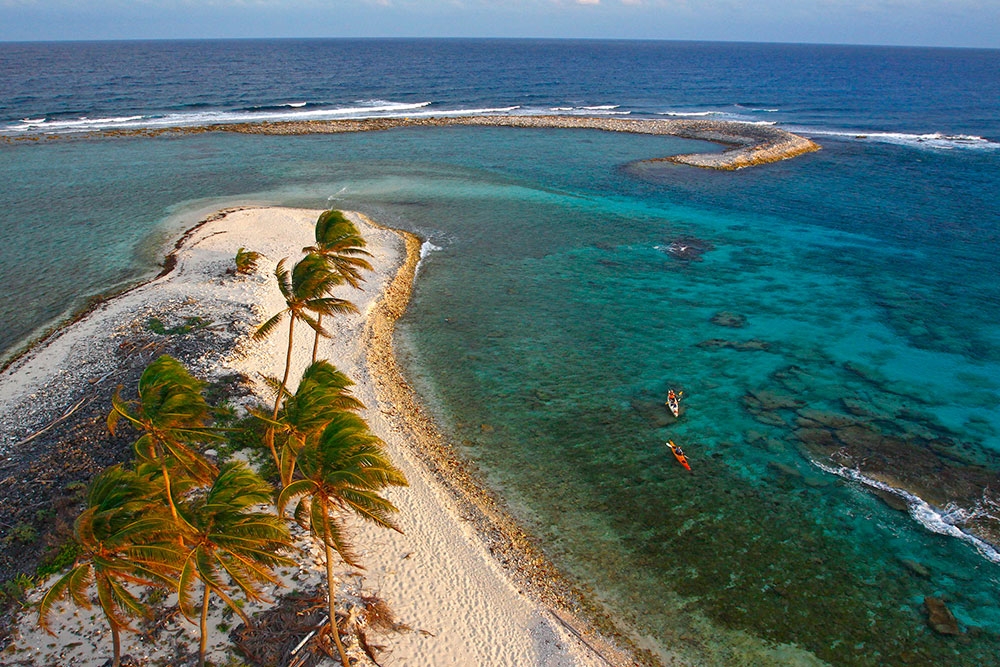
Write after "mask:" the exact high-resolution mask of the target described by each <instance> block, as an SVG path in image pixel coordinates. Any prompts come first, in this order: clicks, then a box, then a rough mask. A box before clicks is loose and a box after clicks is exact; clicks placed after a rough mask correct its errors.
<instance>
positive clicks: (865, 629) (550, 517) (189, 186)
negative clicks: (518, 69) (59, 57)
mask: <svg viewBox="0 0 1000 667" xmlns="http://www.w3.org/2000/svg"><path fill="white" fill-rule="evenodd" d="M694 145H696V144H693V143H692V142H685V141H680V140H674V139H664V138H657V137H641V136H618V135H611V134H602V133H599V132H571V131H526V132H522V131H517V130H509V129H481V128H477V129H470V128H446V129H438V130H429V131H422V130H407V131H401V132H392V133H380V134H371V135H357V136H344V137H295V138H286V137H236V136H228V135H204V136H197V137H183V138H173V139H157V140H106V141H75V140H74V141H66V142H50V143H47V144H42V145H30V146H29V145H14V146H4V147H0V154H2V155H3V158H4V159H3V160H2V161H0V169H2V170H3V172H4V178H5V182H8V183H12V184H13V187H11V188H9V189H6V190H5V192H3V193H0V203H2V207H0V210H2V211H3V213H2V214H0V223H2V225H3V227H4V237H5V238H11V239H14V238H16V239H18V240H19V241H18V243H17V244H9V245H8V246H7V247H5V248H4V249H3V252H4V255H3V256H2V257H0V260H2V261H0V267H2V268H0V271H2V279H3V280H4V283H5V284H6V285H8V286H9V291H8V292H7V293H6V294H5V295H4V296H3V298H2V301H0V312H2V313H3V315H4V317H5V319H7V320H8V321H10V322H13V323H14V324H13V325H12V326H11V327H10V329H9V331H8V333H7V336H8V337H7V338H5V339H4V341H3V342H4V345H6V346H9V345H11V344H12V343H13V341H15V340H17V339H19V338H21V337H22V336H24V335H26V334H27V333H28V332H30V331H31V330H32V329H34V328H36V327H38V326H40V325H41V324H43V323H44V322H46V321H48V320H50V319H51V318H53V317H58V316H59V314H60V313H61V312H64V310H65V309H66V308H69V307H72V306H73V305H74V304H77V303H79V302H80V301H79V300H80V299H81V298H83V297H85V296H86V295H87V294H88V293H93V292H97V291H101V290H103V289H107V288H108V287H110V286H111V285H113V284H115V283H119V282H121V281H128V280H134V279H135V278H136V277H138V276H139V275H141V274H143V273H144V272H146V271H148V270H150V269H151V268H152V266H151V265H152V262H153V260H154V258H155V257H156V256H157V255H158V253H159V251H160V248H161V244H162V242H163V240H164V239H165V238H166V236H167V235H168V234H169V233H168V231H167V229H168V228H173V229H176V228H177V225H179V224H182V223H191V222H194V220H192V219H190V216H191V213H190V211H193V210H195V209H200V208H204V207H206V206H210V205H213V204H218V205H219V206H222V205H224V204H226V203H231V202H234V201H265V202H274V203H280V204H288V205H305V206H314V207H325V206H328V205H333V206H337V207H343V208H355V209H359V210H362V211H365V212H367V213H369V214H371V215H373V216H374V217H375V218H376V219H379V220H380V221H382V222H384V223H386V224H390V225H396V226H400V227H404V228H407V229H411V230H413V231H416V232H417V233H419V234H421V235H422V236H424V237H425V238H427V239H428V240H429V241H430V242H431V243H433V244H434V245H435V246H436V247H437V248H439V250H437V251H434V252H431V253H430V255H429V256H428V257H427V259H426V261H425V262H424V264H423V265H422V267H421V270H420V274H419V280H418V285H417V290H416V292H415V296H414V301H413V304H412V306H411V309H410V311H409V313H408V315H407V317H406V318H405V319H404V321H403V326H402V331H401V340H400V342H401V349H402V351H403V353H404V358H405V360H406V362H407V364H408V368H409V372H410V373H411V376H412V377H413V378H414V380H415V382H416V384H417V385H418V387H419V388H420V390H421V392H422V393H423V394H424V395H425V396H426V397H427V400H428V401H429V403H430V404H431V407H432V409H434V410H435V411H437V413H438V415H439V418H440V420H441V422H442V425H443V426H444V428H445V430H446V431H447V432H448V433H449V435H450V436H451V437H452V438H453V439H454V441H455V443H456V444H458V445H459V446H460V447H461V448H462V450H463V451H464V452H465V453H466V454H467V455H469V456H470V457H471V458H473V459H474V460H476V461H477V462H478V463H479V465H480V466H481V468H482V469H483V470H484V473H485V474H486V475H487V476H488V478H489V479H490V481H491V483H493V484H495V485H496V486H497V487H499V488H501V489H502V490H503V491H504V493H505V495H507V496H509V497H510V499H511V504H512V507H513V508H514V510H515V511H516V512H517V513H518V514H519V516H520V517H521V518H522V519H523V520H525V521H526V522H528V523H529V524H530V525H531V526H532V527H533V529H534V530H535V531H536V532H537V533H538V534H539V535H541V536H542V538H543V539H544V541H545V543H546V544H547V545H548V549H549V550H550V552H551V553H552V554H553V555H554V557H556V559H557V560H558V561H559V562H560V563H561V564H563V566H564V567H566V568H567V569H568V570H569V571H570V572H572V573H573V574H575V575H576V576H577V577H579V578H580V579H581V580H582V581H585V582H590V584H591V585H592V586H593V587H594V588H595V590H596V591H597V593H598V595H599V596H601V597H602V598H604V599H606V600H608V601H609V602H610V603H611V604H612V605H613V606H615V607H616V608H617V609H618V610H619V612H620V613H621V614H622V615H623V616H624V617H626V618H628V619H630V620H632V621H634V622H635V623H636V624H637V625H638V626H639V627H640V628H642V630H641V632H643V633H648V634H650V635H651V636H652V637H654V638H655V640H654V641H651V642H650V646H651V648H655V645H656V644H659V643H666V644H670V645H673V646H676V647H679V649H678V650H679V651H680V652H681V653H682V654H685V655H689V656H692V657H694V658H695V659H697V660H699V661H700V662H701V663H703V664H713V663H714V664H739V663H740V662H741V661H742V662H745V663H747V664H761V662H762V661H764V662H796V661H803V660H804V659H805V658H804V654H803V653H801V652H800V651H799V649H801V650H804V651H808V652H811V653H813V654H815V655H817V656H819V657H820V658H822V659H824V660H827V661H830V662H833V663H836V664H844V663H850V664H880V663H884V662H891V663H902V662H907V661H909V662H912V663H913V664H922V663H933V662H937V663H938V664H943V663H948V664H984V663H989V662H995V661H996V660H997V657H996V654H997V652H998V646H997V643H996V636H997V635H996V633H998V632H1000V604H998V603H997V602H996V601H997V600H998V599H1000V596H998V595H997V593H998V592H1000V591H998V590H997V588H998V582H997V573H998V570H997V568H998V567H1000V566H998V565H996V564H994V563H991V562H989V561H988V560H987V559H986V558H985V557H984V556H983V555H981V554H980V553H979V552H978V551H977V550H976V548H975V547H974V546H972V545H970V544H969V543H967V542H964V541H962V540H960V539H955V538H952V537H945V536H940V535H936V534H934V533H931V532H929V531H928V530H927V529H925V528H924V527H923V526H921V525H920V524H919V523H918V522H917V521H915V520H914V519H913V518H912V517H911V516H910V514H909V513H907V512H905V511H900V510H898V509H893V508H892V507H890V506H889V505H888V504H886V503H885V502H884V501H882V500H880V499H878V498H877V497H876V496H874V495H873V494H872V493H870V492H869V491H867V490H865V488H863V487H862V486H860V485H858V484H857V483H854V482H850V481H847V480H844V479H842V478H840V477H837V476H836V475H833V474H830V473H827V472H824V471H823V470H822V469H820V468H818V467H816V466H815V465H813V464H812V463H811V462H810V456H816V452H817V451H821V450H817V449H816V447H815V446H814V447H811V448H809V447H805V445H808V444H809V443H807V442H804V441H803V439H802V437H800V436H801V435H802V434H801V433H800V431H801V430H802V429H803V428H812V429H813V430H816V428H815V424H812V425H809V424H805V425H803V424H802V423H800V421H799V420H801V419H804V417H803V415H802V414H801V410H803V409H813V410H820V411H823V412H824V413H828V414H829V413H834V414H838V415H842V416H847V417H852V418H855V419H857V420H858V421H860V422H862V423H865V424H874V425H875V426H877V427H878V429H879V433H881V434H883V435H886V434H892V435H897V436H898V435H900V434H905V433H909V434H910V435H911V436H912V437H910V438H909V439H905V438H903V439H904V440H905V441H906V442H907V443H908V444H910V445H914V443H916V444H917V445H919V443H920V442H926V443H937V444H936V445H935V446H936V447H938V449H937V450H935V451H934V455H935V456H936V457H937V459H938V460H939V461H940V462H941V465H943V466H945V467H948V468H949V469H953V470H975V471H981V470H982V469H981V468H978V467H977V468H972V467H971V466H972V465H977V466H978V465H985V466H986V468H985V470H986V471H987V473H986V474H989V475H992V478H995V470H996V467H995V460H994V458H993V457H994V453H995V452H996V451H997V450H1000V439H998V435H997V433H998V429H1000V425H998V423H997V419H998V417H997V414H998V413H997V411H996V407H997V405H998V403H1000V372H998V370H1000V369H998V367H997V363H998V359H997V356H998V354H997V350H998V349H1000V347H998V345H997V343H998V340H997V337H998V332H997V329H996V324H995V323H996V322H998V321H1000V312H998V311H1000V298H998V294H1000V284H998V279H997V276H998V275H1000V270H998V267H997V266H996V264H997V262H998V258H997V257H996V253H995V251H993V249H992V248H993V247H995V246H991V245H990V244H991V243H992V242H995V240H996V234H997V229H998V227H997V214H996V212H997V211H998V210H1000V206H998V204H997V201H996V200H995V198H996V196H997V195H996V193H997V192H1000V188H997V187H995V186H996V185H997V184H996V183H995V182H994V181H995V180H996V178H997V177H996V176H995V174H996V173H997V170H995V169H992V171H990V170H989V167H990V165H994V166H995V160H996V157H995V154H992V153H980V152H974V151H951V152H940V151H930V150H922V149H918V148H913V147H898V146H892V145H871V144H856V143H851V142H846V143H837V142H831V143H828V144H827V146H826V148H825V150H824V151H823V152H821V153H818V154H814V155H809V156H804V157H802V158H799V159H796V160H792V161H789V162H786V163H781V164H778V165H771V166H769V167H765V168H760V169H752V170H747V171H743V172H737V173H733V174H724V173H713V172H704V171H699V170H695V169H691V168H686V167H676V166H662V167H660V168H659V169H655V170H650V169H648V168H643V167H641V166H636V165H635V164H634V162H635V161H636V160H640V159H642V158H648V157H654V156H659V155H663V154H667V153H671V152H683V151H688V150H691V148H692V147H693V146H694ZM415 156H416V157H418V158H419V159H415ZM890 164H891V165H894V167H893V168H891V169H887V168H886V165H890ZM984 174H994V175H992V176H989V175H984ZM991 179H992V180H991ZM674 243H678V244H680V245H681V246H688V247H696V248H697V249H698V250H699V253H696V255H697V256H694V255H691V254H685V253H678V252H677V251H676V249H677V247H678V246H674V252H672V251H671V244H674ZM25 295H28V296H25ZM719 313H730V314H732V316H733V317H732V319H731V321H730V323H743V322H742V320H740V317H742V318H745V323H743V324H744V325H743V326H735V327H734V326H723V325H721V324H719V323H718V322H720V321H724V318H723V319H722V320H720V319H718V318H717V319H716V322H713V317H715V316H716V315H717V314H719ZM668 387H675V388H678V389H683V390H684V398H683V400H682V409H683V410H684V412H682V417H681V419H680V420H677V421H676V422H675V421H673V420H672V418H670V417H669V414H668V413H667V411H666V409H665V408H664V407H663V405H662V403H663V399H664V397H665V394H666V390H667V388H668ZM748 396H750V398H748ZM775 397H777V398H775ZM788 397H792V398H794V399H795V400H797V401H800V402H801V404H788V403H787V402H786V401H785V400H784V399H787V398H788ZM845 398H847V399H849V400H850V401H853V402H851V403H846V404H845V402H844V399H845ZM761 399H764V400H761ZM755 401H756V402H755ZM850 406H853V409H854V410H855V412H857V413H858V414H854V412H851V410H850V409H849V408H850ZM814 416H815V415H814ZM821 426H822V424H821ZM667 438H671V439H673V440H674V441H675V442H678V443H679V444H682V445H683V446H684V448H685V450H686V451H687V453H688V456H689V458H690V459H691V463H692V467H693V468H694V472H693V473H687V472H686V471H684V470H683V469H681V468H680V467H679V466H678V465H677V464H676V462H675V461H674V460H673V458H672V457H671V456H670V455H669V452H668V451H667V450H666V448H665V447H664V445H663V441H664V440H665V439H667ZM921 438H922V439H923V440H921ZM946 440H947V441H950V442H951V443H952V444H950V445H947V446H943V448H942V446H940V443H942V442H944V441H946ZM838 442H839V441H838ZM812 444H813V445H815V443H812ZM876 444H877V443H876ZM858 446H860V445H858ZM893 451H894V452H895V450H893ZM908 463H909V461H908V460H907V461H903V464H908ZM918 472H920V473H921V474H925V473H926V471H923V470H920V471H918ZM925 596H934V597H940V598H942V599H944V600H945V601H946V603H947V604H948V606H949V607H950V609H951V610H952V612H953V613H954V614H955V616H956V617H957V619H958V621H959V624H960V626H961V629H962V630H963V631H965V634H964V636H962V637H960V638H954V637H944V636H940V635H937V634H935V633H934V632H933V631H931V630H930V629H929V628H928V627H927V624H926V615H925V613H924V611H923V608H922V603H923V598H924V597H925ZM754 637H757V638H763V639H765V640H767V641H769V642H774V643H778V644H787V645H794V646H795V647H798V648H793V647H791V646H785V647H783V648H781V649H775V648H773V647H770V648H769V647H765V646H764V645H763V644H762V643H761V642H759V641H758V640H757V639H754Z"/></svg>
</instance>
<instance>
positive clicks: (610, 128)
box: [3, 116, 820, 171]
mask: <svg viewBox="0 0 1000 667" xmlns="http://www.w3.org/2000/svg"><path fill="white" fill-rule="evenodd" d="M454 125H464V126H476V127H522V128H549V129H551V128H558V129H581V130H603V131H605V132H630V133H634V134H654V135H664V136H672V137H681V138H683V139H697V140H700V141H710V142H712V143H717V144H722V145H724V146H726V147H727V150H725V151H723V152H721V153H688V154H684V155H672V156H670V157H664V158H653V159H652V160H650V161H653V162H655V161H668V162H674V163H677V164H686V165H691V166H694V167H701V168H704V169H719V170H724V171H731V170H735V169H743V168H744V167H752V166H756V165H762V164H767V163H769V162H777V161H779V160H787V159H789V158H793V157H796V156H798V155H802V154H803V153H811V152H813V151H818V150H819V149H820V146H819V144H816V143H815V142H813V141H810V140H809V139H806V138H805V137H800V136H799V135H797V134H792V133H791V132H786V131H785V130H782V129H779V128H777V127H775V126H773V125H761V124H756V123H742V122H736V121H718V120H684V119H670V120H666V119H663V120H661V119H635V118H631V119H625V118H607V117H586V116H430V117H426V118H424V117H421V118H363V119H354V120H350V119H348V120H312V121H286V122H273V123H272V122H263V123H233V124H221V125H202V126H197V127H171V128H157V129H141V130H113V131H107V132H99V133H93V134H89V135H87V136H109V137H110V136H150V137H151V136H160V135H164V134H199V133H203V132H236V133H240V134H269V135H297V134H337V133H343V132H375V131H379V130H392V129H396V128H401V127H445V126H454ZM56 136H61V135H52V137H53V138H54V137H56ZM3 139H4V140H7V141H10V138H7V137H4V138H3ZM23 139H32V140H37V139H38V137H35V136H33V137H24V138H23Z"/></svg>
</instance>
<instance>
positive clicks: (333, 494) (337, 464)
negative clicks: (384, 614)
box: [278, 412, 406, 665]
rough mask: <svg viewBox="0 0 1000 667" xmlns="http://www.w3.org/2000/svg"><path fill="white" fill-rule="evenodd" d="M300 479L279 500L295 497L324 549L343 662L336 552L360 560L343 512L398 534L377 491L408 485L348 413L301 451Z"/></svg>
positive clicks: (281, 504)
mask: <svg viewBox="0 0 1000 667" xmlns="http://www.w3.org/2000/svg"><path fill="white" fill-rule="evenodd" d="M299 470H300V472H301V474H302V479H298V480H295V481H292V482H291V483H290V484H287V485H286V486H285V487H284V488H283V489H282V491H281V494H280V495H279V496H278V510H279V512H283V511H284V508H285V507H286V506H287V505H288V504H289V502H291V501H292V500H294V499H296V498H297V499H298V502H297V503H296V504H295V510H294V512H293V516H294V517H295V520H296V521H297V522H298V523H299V525H301V526H303V527H304V528H308V529H309V532H310V533H311V534H312V537H313V539H314V540H316V541H317V542H319V543H320V544H322V545H323V549H324V552H325V555H326V577H327V587H328V591H329V592H328V596H329V597H328V601H329V605H330V621H331V630H332V631H333V632H332V634H333V638H334V641H335V642H336V644H337V650H338V651H339V652H340V656H341V661H342V663H343V664H345V665H347V664H350V663H348V661H347V656H346V655H345V654H344V647H343V644H342V643H341V641H340V635H339V632H338V631H337V624H336V622H335V621H334V619H335V618H336V613H335V611H334V594H333V591H334V583H333V581H334V579H333V552H334V551H336V552H337V553H338V554H339V555H340V557H341V558H343V559H344V561H345V562H347V563H348V564H350V565H355V566H358V565H359V563H358V559H357V556H356V555H355V553H354V549H353V548H352V546H351V544H350V542H349V541H348V540H347V537H346V535H345V531H344V528H343V525H342V524H341V521H340V514H342V513H343V512H352V513H354V514H356V515H357V516H359V517H361V518H362V519H365V520H366V521H371V522H372V523H375V524H376V525H379V526H382V527H383V528H392V529H393V530H399V528H397V527H396V525H395V524H394V523H393V522H392V519H391V518H390V515H391V514H392V513H394V512H396V511H397V510H396V508H395V507H394V506H393V505H392V503H390V502H389V501H388V500H386V499H385V498H383V497H381V496H380V495H379V492H380V491H381V490H382V489H383V488H385V487H387V486H405V485H406V478H404V477H403V474H402V473H401V472H400V471H399V470H397V469H396V468H395V467H394V466H393V465H392V463H391V462H390V461H389V459H388V457H386V456H385V454H384V453H383V451H382V441H381V440H379V439H378V438H377V437H376V436H374V435H372V434H371V432H370V431H369V430H368V425H367V424H366V423H365V422H364V420H363V419H361V418H360V417H358V416H357V415H355V414H353V413H350V412H341V413H339V414H337V415H335V416H334V417H333V419H332V420H331V421H330V423H329V424H328V425H327V426H326V427H325V428H324V429H323V432H322V433H321V434H320V435H319V437H318V438H312V439H309V440H307V444H306V446H305V447H304V448H303V449H302V451H301V452H300V453H299Z"/></svg>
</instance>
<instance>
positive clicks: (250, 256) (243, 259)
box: [236, 248, 263, 274]
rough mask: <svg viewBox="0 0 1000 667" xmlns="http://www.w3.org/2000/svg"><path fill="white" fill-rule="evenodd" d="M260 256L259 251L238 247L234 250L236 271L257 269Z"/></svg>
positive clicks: (248, 271) (243, 272)
mask: <svg viewBox="0 0 1000 667" xmlns="http://www.w3.org/2000/svg"><path fill="white" fill-rule="evenodd" d="M261 257H263V255H261V254H260V253H259V252H255V251H253V250H247V249H246V248H240V249H239V250H237V251H236V273H239V274H247V273H253V272H254V271H256V270H257V262H259V261H260V259H261Z"/></svg>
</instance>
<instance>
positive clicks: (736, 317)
mask: <svg viewBox="0 0 1000 667" xmlns="http://www.w3.org/2000/svg"><path fill="white" fill-rule="evenodd" d="M712 324H715V325H717V326H720V327H729V328H730V329H742V328H743V327H745V326H746V325H747V317H746V315H740V314H739V313H730V312H729V311H725V310H723V311H721V312H718V313H716V314H715V315H712Z"/></svg>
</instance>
